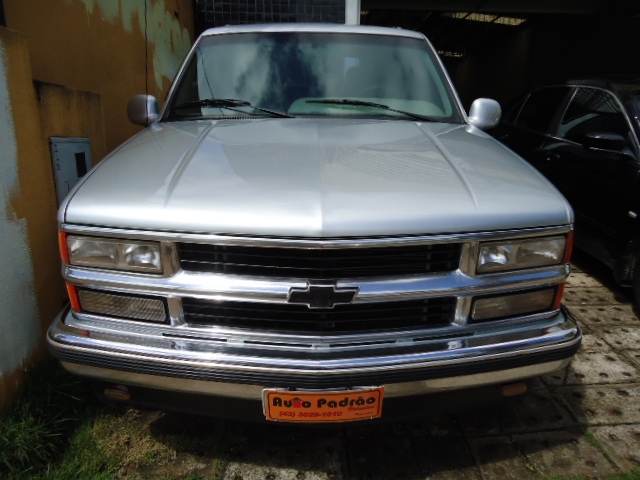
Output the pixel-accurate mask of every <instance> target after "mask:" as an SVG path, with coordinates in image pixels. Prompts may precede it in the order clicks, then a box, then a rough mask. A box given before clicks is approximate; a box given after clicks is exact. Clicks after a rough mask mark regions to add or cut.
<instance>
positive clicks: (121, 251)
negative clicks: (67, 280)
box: [63, 235, 162, 273]
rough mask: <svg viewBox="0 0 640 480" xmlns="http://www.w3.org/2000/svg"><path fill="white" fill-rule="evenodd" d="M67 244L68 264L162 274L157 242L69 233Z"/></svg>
mask: <svg viewBox="0 0 640 480" xmlns="http://www.w3.org/2000/svg"><path fill="white" fill-rule="evenodd" d="M66 246H67V249H68V259H69V263H70V264H71V265H81V266H85V267H96V268H108V269H114V270H130V271H134V272H147V273H162V261H161V255H160V244H159V243H155V242H132V241H128V240H115V239H106V238H93V237H76V236H73V235H69V236H67V238H66ZM63 258H64V252H63Z"/></svg>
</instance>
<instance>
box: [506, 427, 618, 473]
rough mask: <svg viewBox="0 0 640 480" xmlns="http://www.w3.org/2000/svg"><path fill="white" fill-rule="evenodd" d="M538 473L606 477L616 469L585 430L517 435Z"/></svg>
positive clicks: (515, 439) (515, 440) (518, 442)
mask: <svg viewBox="0 0 640 480" xmlns="http://www.w3.org/2000/svg"><path fill="white" fill-rule="evenodd" d="M513 441H514V443H516V444H518V445H519V446H520V447H521V449H522V452H523V453H524V455H525V456H526V458H527V460H528V464H529V465H531V466H532V467H533V468H534V469H535V472H536V473H537V474H538V475H542V476H544V477H562V478H574V477H579V478H604V477H607V476H609V475H612V474H614V473H616V470H615V468H614V467H613V466H612V465H611V464H610V463H609V461H608V460H607V459H606V457H605V456H604V455H603V454H602V453H600V451H598V449H597V448H595V447H594V446H593V445H592V444H591V443H590V442H589V441H588V440H587V438H585V436H584V435H583V434H578V433H572V432H568V431H560V432H543V433H532V434H526V435H515V436H514V437H513Z"/></svg>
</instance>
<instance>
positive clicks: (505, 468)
mask: <svg viewBox="0 0 640 480" xmlns="http://www.w3.org/2000/svg"><path fill="white" fill-rule="evenodd" d="M468 442H469V447H470V448H471V452H472V453H473V456H474V458H475V460H476V465H478V467H479V468H480V471H481V472H482V475H483V478H487V479H494V478H495V479H501V480H502V479H519V480H520V479H527V478H536V477H537V475H536V472H535V469H534V468H533V467H532V466H531V465H530V464H528V461H527V459H526V458H525V457H524V455H522V454H521V453H520V450H519V447H518V446H517V445H515V444H514V443H513V442H512V441H511V439H510V438H509V437H508V436H497V437H476V438H470V439H468Z"/></svg>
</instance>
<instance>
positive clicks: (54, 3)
mask: <svg viewBox="0 0 640 480" xmlns="http://www.w3.org/2000/svg"><path fill="white" fill-rule="evenodd" d="M193 3H194V2H193V0H191V1H189V0H146V1H145V0H20V1H19V2H17V1H15V2H14V1H12V2H4V8H5V16H6V21H7V27H8V28H10V29H12V30H15V31H17V32H20V33H21V34H23V35H25V36H26V37H27V39H28V45H29V52H30V56H31V62H32V69H33V75H34V79H35V80H39V81H42V82H46V83H52V84H58V85H64V86H66V87H71V88H74V89H77V90H84V91H88V92H96V93H99V94H100V95H101V96H102V102H103V106H104V121H105V134H106V146H107V150H112V149H114V148H115V147H117V146H118V145H119V144H120V143H122V142H123V141H124V140H126V139H127V138H129V137H130V136H132V135H133V134H135V133H136V132H137V131H139V129H140V128H139V127H136V126H134V125H132V124H131V123H129V121H128V120H127V117H126V107H127V101H128V100H129V98H130V97H131V96H133V95H135V94H138V93H146V92H147V91H148V93H150V94H152V95H155V96H157V97H158V99H159V100H160V101H162V100H163V99H164V96H165V95H166V91H167V89H168V86H169V84H170V82H171V80H172V79H173V78H172V73H171V70H172V68H171V66H177V65H179V63H180V61H181V59H182V58H183V57H184V55H185V54H186V49H187V48H188V47H189V45H190V44H191V43H192V42H193V35H194V34H193V15H194V13H193ZM141 17H142V18H141ZM146 39H148V40H149V41H148V42H147V41H146ZM167 63H171V64H172V65H171V66H167V65H165V64H167ZM174 69H175V68H174ZM159 70H161V72H159ZM167 72H168V73H167ZM158 73H160V75H161V76H162V79H161V82H160V84H159V82H158V81H157V79H156V77H157V75H158ZM173 74H175V72H173Z"/></svg>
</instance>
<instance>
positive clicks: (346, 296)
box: [287, 284, 360, 308]
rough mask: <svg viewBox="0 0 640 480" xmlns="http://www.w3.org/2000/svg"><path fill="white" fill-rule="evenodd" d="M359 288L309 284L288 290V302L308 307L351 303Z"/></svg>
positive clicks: (329, 306)
mask: <svg viewBox="0 0 640 480" xmlns="http://www.w3.org/2000/svg"><path fill="white" fill-rule="evenodd" d="M359 290H360V289H359V288H336V286H335V285H310V284H307V287H306V288H292V289H291V290H289V298H288V299H287V301H288V302H289V303H297V304H301V305H306V306H307V307H309V308H333V307H335V306H336V305H338V304H343V303H351V302H352V301H353V298H354V297H355V296H356V294H357V293H358V291H359Z"/></svg>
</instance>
